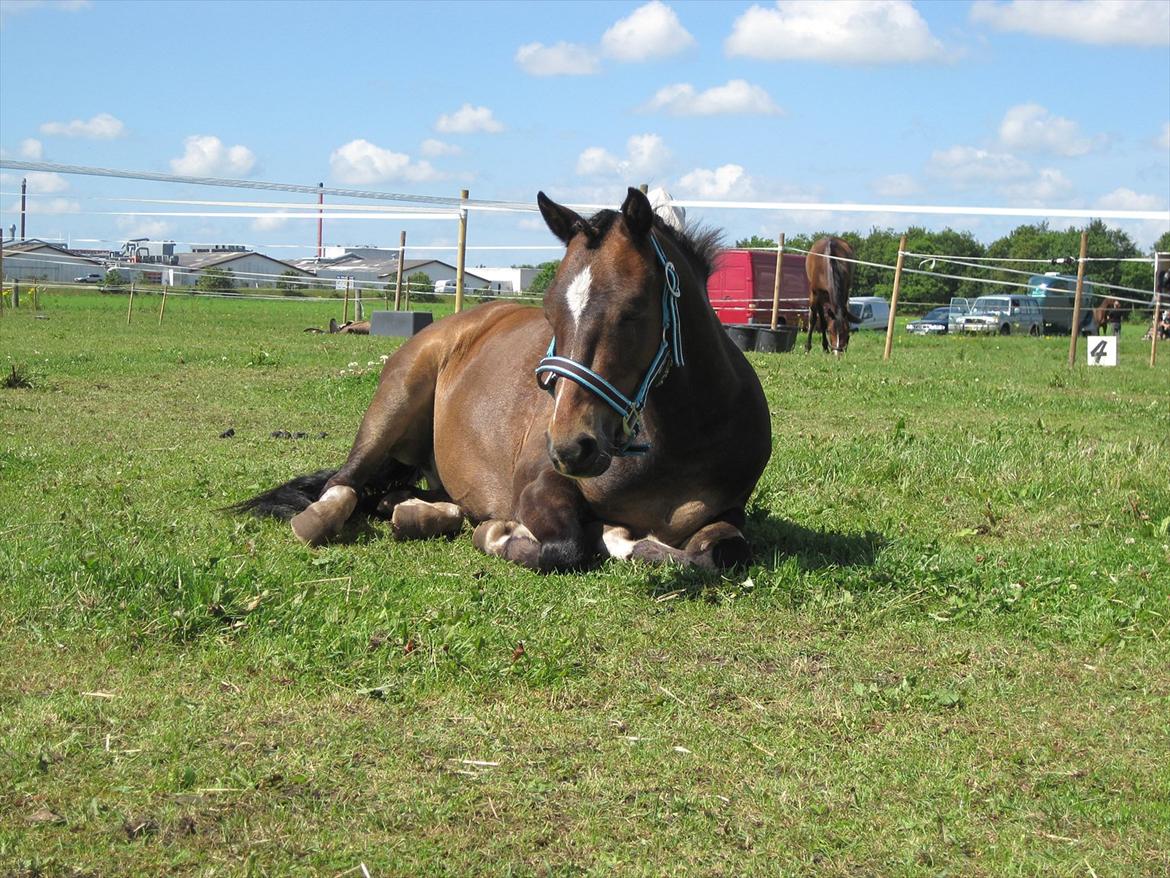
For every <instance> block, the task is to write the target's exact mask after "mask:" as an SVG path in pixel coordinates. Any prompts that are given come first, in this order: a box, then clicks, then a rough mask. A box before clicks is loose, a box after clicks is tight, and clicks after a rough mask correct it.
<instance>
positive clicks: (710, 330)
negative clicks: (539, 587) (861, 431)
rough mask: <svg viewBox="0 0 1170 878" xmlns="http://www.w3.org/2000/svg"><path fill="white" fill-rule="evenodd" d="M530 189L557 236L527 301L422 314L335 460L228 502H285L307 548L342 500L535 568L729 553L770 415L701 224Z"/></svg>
mask: <svg viewBox="0 0 1170 878" xmlns="http://www.w3.org/2000/svg"><path fill="white" fill-rule="evenodd" d="M537 203H538V204H539V206H540V211H541V214H542V215H543V216H544V221H545V223H546V224H547V225H548V227H549V229H550V230H551V231H552V232H553V234H554V235H556V236H557V237H558V238H559V239H560V240H561V241H562V242H564V244H565V245H566V250H565V257H564V259H563V260H562V261H561V264H560V267H559V268H558V269H557V273H556V276H555V278H554V279H553V282H552V284H551V285H550V286H549V288H548V292H547V293H546V295H545V298H544V307H543V310H541V309H537V308H531V307H524V306H521V305H518V304H515V303H510V302H492V303H490V304H485V305H480V306H479V307H477V308H473V309H471V310H469V311H465V312H462V313H459V314H455V315H453V316H450V317H447V318H445V319H443V320H441V321H439V322H437V323H435V324H433V325H431V326H430V327H428V328H427V329H424V330H423V331H422V332H420V333H419V334H418V335H416V336H414V337H413V338H411V339H410V340H409V341H407V342H406V343H405V344H404V345H403V346H402V347H401V348H399V349H398V351H397V352H395V354H394V355H393V356H391V357H390V359H389V360H388V361H387V363H386V365H385V367H384V369H383V371H382V377H381V380H380V382H379V385H378V390H377V392H376V393H375V395H374V400H373V402H372V403H371V405H370V407H369V409H368V410H367V411H366V414H365V417H364V418H363V420H362V424H361V428H360V429H359V430H358V434H357V438H356V439H355V440H354V443H353V447H352V448H351V450H350V452H349V457H348V459H347V460H346V462H345V465H344V466H342V467H341V469H339V470H337V471H332V472H331V471H322V472H319V473H315V474H312V475H310V476H302V477H300V478H298V479H293V480H292V481H290V482H288V483H286V484H284V485H281V486H280V487H278V488H274V489H272V490H271V491H268V492H266V493H264V494H261V495H259V496H257V497H254V498H252V499H251V500H247V501H244V502H243V503H241V504H239V505H238V507H237V508H238V509H240V510H251V511H253V512H255V513H258V514H274V515H279V516H283V517H291V523H292V529H293V532H294V533H295V534H296V536H297V537H298V538H299V539H301V540H302V541H304V542H306V543H309V544H312V545H317V544H320V543H323V542H326V541H328V540H330V539H332V538H334V537H335V536H336V535H337V534H338V533H339V532H340V531H341V529H342V526H343V525H344V524H345V522H346V521H347V520H348V519H349V518H350V516H351V515H352V514H353V513H354V511H355V510H356V509H357V508H358V507H359V505H361V506H363V507H364V508H366V509H376V510H377V511H378V512H379V513H380V514H382V515H386V516H388V517H389V518H390V519H391V526H392V528H393V530H394V532H395V534H396V535H397V536H398V537H400V538H414V537H431V536H437V535H454V534H455V533H457V532H458V531H459V530H460V529H461V527H462V523H463V519H464V517H465V516H466V517H467V518H470V519H471V521H472V522H474V523H476V524H477V525H478V526H477V527H476V529H475V535H474V542H475V545H476V546H477V547H478V548H479V549H480V550H482V551H483V552H486V553H487V554H490V555H497V556H500V557H503V558H507V559H508V560H511V561H514V562H516V563H518V564H522V565H524V566H526V567H529V568H532V569H536V570H541V571H548V570H565V569H576V568H580V567H583V566H585V565H587V564H589V563H591V562H593V561H595V560H597V559H598V558H604V557H616V558H635V559H641V560H645V561H652V562H664V561H676V562H679V563H682V564H685V565H693V566H698V567H702V568H719V567H725V566H730V565H734V564H737V563H741V562H743V561H745V560H747V558H748V557H749V552H748V546H747V541H746V540H745V538H744V536H743V533H742V532H741V527H742V526H743V523H744V517H745V514H744V507H745V504H746V503H747V500H748V497H749V496H750V495H751V493H752V490H753V489H754V488H755V485H756V481H757V480H758V479H759V477H760V474H761V473H762V472H763V469H764V466H765V464H766V463H767V461H768V457H769V455H770V453H771V426H770V420H769V414H768V405H767V402H766V400H765V398H764V393H763V390H762V389H761V387H760V382H759V379H758V378H757V376H756V373H755V371H754V370H753V369H752V367H751V365H750V364H749V363H748V362H747V360H746V359H745V358H744V356H743V354H741V353H740V352H739V351H738V350H737V349H736V348H735V345H734V344H733V343H732V342H731V340H730V339H729V338H728V337H727V334H726V333H725V332H724V331H723V327H722V326H721V324H720V323H719V321H718V319H717V318H716V316H715V313H714V311H713V310H712V309H711V305H710V303H709V302H708V301H707V296H706V279H707V276H708V274H710V271H711V264H712V260H713V258H714V257H715V255H716V252H717V250H718V235H717V234H715V233H713V232H711V231H693V230H688V231H677V230H675V229H673V228H671V227H670V226H669V225H667V224H666V223H664V222H663V221H662V219H661V218H660V217H657V216H656V215H655V214H654V212H653V210H652V209H651V206H650V202H649V201H648V200H647V198H646V196H645V195H643V194H642V193H641V192H639V191H638V190H637V189H630V190H629V193H628V195H627V197H626V199H625V202H624V203H623V204H622V207H621V210H620V211H613V210H603V211H601V212H599V213H597V214H595V215H594V216H593V217H591V218H589V219H584V218H582V217H581V216H578V215H577V214H576V213H575V212H574V211H572V210H571V209H569V208H567V207H564V206H562V205H559V204H557V203H555V202H553V201H552V200H550V199H549V198H547V197H546V196H545V195H544V193H543V192H542V193H540V194H539V195H538V196H537ZM421 478H425V479H426V482H427V486H428V488H429V489H430V490H429V491H428V492H422V491H420V490H418V488H417V485H418V483H419V480H420V479H421ZM294 513H295V514H294Z"/></svg>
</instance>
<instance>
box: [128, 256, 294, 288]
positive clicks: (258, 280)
mask: <svg viewBox="0 0 1170 878" xmlns="http://www.w3.org/2000/svg"><path fill="white" fill-rule="evenodd" d="M178 260H179V264H178V266H177V267H176V268H175V269H174V273H175V286H187V287H192V286H195V284H197V283H199V278H200V276H201V275H202V274H203V273H204V272H205V271H207V270H208V269H211V268H216V269H221V270H223V271H226V272H230V274H231V278H232V284H233V286H235V287H236V288H237V289H245V288H250V289H256V288H258V287H267V288H272V287H275V286H276V285H277V284H278V283H281V282H292V283H297V282H298V281H311V280H313V277H312V275H311V274H310V273H309V272H307V271H305V270H304V269H302V268H299V267H298V266H295V265H292V264H290V263H288V262H282V261H281V260H279V259H274V258H272V257H271V256H265V255H264V254H263V253H255V252H252V251H247V252H239V251H229V252H216V251H209V252H202V253H179V254H178ZM138 267H139V266H126V267H120V269H119V270H123V268H130V269H131V270H134V269H137V268H138ZM298 285H299V284H298Z"/></svg>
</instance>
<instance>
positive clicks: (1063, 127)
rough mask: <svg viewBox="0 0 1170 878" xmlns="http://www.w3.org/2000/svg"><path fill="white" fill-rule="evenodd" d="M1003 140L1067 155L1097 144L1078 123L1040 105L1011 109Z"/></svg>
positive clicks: (1004, 123) (1016, 146) (1081, 152)
mask: <svg viewBox="0 0 1170 878" xmlns="http://www.w3.org/2000/svg"><path fill="white" fill-rule="evenodd" d="M999 140H1000V143H1002V144H1003V145H1004V146H1006V147H1007V148H1008V149H1019V150H1025V151H1032V152H1051V153H1056V154H1057V155H1067V156H1074V155H1084V154H1085V153H1087V152H1089V151H1090V150H1092V149H1093V146H1094V142H1093V141H1092V140H1091V139H1089V138H1088V137H1086V136H1085V135H1084V134H1082V133H1081V128H1080V126H1079V125H1078V124H1077V123H1076V122H1074V121H1073V120H1072V119H1066V118H1064V117H1063V116H1055V115H1053V114H1052V113H1050V112H1049V111H1048V110H1046V109H1045V108H1044V107H1042V106H1040V105H1039V104H1019V105H1017V106H1015V107H1012V108H1011V109H1009V110H1008V111H1007V112H1006V113H1005V114H1004V117H1003V121H1002V122H1000V123H999ZM1098 142H1100V138H1098Z"/></svg>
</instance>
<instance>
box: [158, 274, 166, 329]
mask: <svg viewBox="0 0 1170 878" xmlns="http://www.w3.org/2000/svg"><path fill="white" fill-rule="evenodd" d="M166 310H167V285H166V284H163V293H162V304H161V305H159V306H158V325H159V326H162V319H163V313H164V312H165V311H166Z"/></svg>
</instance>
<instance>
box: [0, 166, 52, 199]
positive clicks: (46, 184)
mask: <svg viewBox="0 0 1170 878" xmlns="http://www.w3.org/2000/svg"><path fill="white" fill-rule="evenodd" d="M21 180H28V191H29V192H31V193H33V194H34V195H45V194H48V193H53V192H64V191H65V190H66V189H68V188H69V181H68V180H66V179H65V178H64V177H62V176H61V175H60V174H54V173H50V172H47V171H29V172H27V173H24V174H0V185H3V186H12V187H14V188H17V187H19V186H20V181H21Z"/></svg>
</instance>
